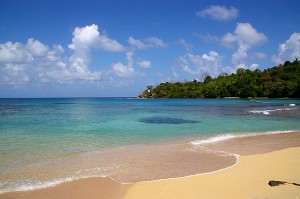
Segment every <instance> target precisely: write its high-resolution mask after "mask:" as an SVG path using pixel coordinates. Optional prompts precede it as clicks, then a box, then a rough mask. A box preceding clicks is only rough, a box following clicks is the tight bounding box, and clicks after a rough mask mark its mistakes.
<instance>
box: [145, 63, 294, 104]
mask: <svg viewBox="0 0 300 199" xmlns="http://www.w3.org/2000/svg"><path fill="white" fill-rule="evenodd" d="M139 97H140V98H219V97H220V98H223V97H240V98H246V97H270V98H282V97H291V98H300V61H299V60H298V59H296V60H295V61H293V62H289V61H287V62H285V63H284V64H283V65H278V66H275V67H273V68H269V69H266V70H264V71H260V70H258V69H257V70H254V71H250V70H245V69H242V68H240V69H238V70H237V72H236V74H231V75H227V74H220V75H219V77H217V78H212V77H211V76H206V77H205V79H204V81H203V82H200V81H196V80H194V81H190V82H175V83H174V82H172V83H171V82H166V83H161V84H160V85H158V86H156V87H153V86H147V89H146V90H145V91H144V92H143V93H141V94H140V96H139Z"/></svg>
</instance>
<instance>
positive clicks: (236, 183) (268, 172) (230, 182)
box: [125, 148, 300, 199]
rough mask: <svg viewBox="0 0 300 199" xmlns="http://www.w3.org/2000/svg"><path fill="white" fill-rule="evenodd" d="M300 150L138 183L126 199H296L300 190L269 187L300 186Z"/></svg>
mask: <svg viewBox="0 0 300 199" xmlns="http://www.w3.org/2000/svg"><path fill="white" fill-rule="evenodd" d="M299 168H300V148H289V149H284V150H282V151H276V152H271V153H267V154H258V155H250V156H241V157H240V159H239V163H238V164H237V165H236V166H234V167H231V168H228V169H225V170H222V171H219V172H214V173H210V174H203V175H196V176H190V177H185V178H176V179H169V180H160V181H155V182H141V183H136V184H135V185H133V186H132V187H130V188H129V189H128V191H127V193H126V195H125V199H140V198H144V199H147V198H151V199H153V198H172V199H176V198H180V199H181V198H189V199H193V198H194V199H199V198H205V199H216V198H222V199H241V198H243V199H250V198H270V199H271V198H272V199H282V198H285V199H296V198H299V197H300V187H299V186H295V185H281V186H277V187H270V186H269V185H268V182H269V181H270V180H283V181H288V182H294V183H300V170H299Z"/></svg>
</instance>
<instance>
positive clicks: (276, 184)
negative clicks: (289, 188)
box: [268, 180, 300, 187]
mask: <svg viewBox="0 0 300 199" xmlns="http://www.w3.org/2000/svg"><path fill="white" fill-rule="evenodd" d="M268 184H269V185H270V186H271V187H274V186H279V185H285V184H291V185H296V186H300V184H298V183H291V182H284V181H276V180H271V181H269V183H268Z"/></svg>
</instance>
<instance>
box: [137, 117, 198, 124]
mask: <svg viewBox="0 0 300 199" xmlns="http://www.w3.org/2000/svg"><path fill="white" fill-rule="evenodd" d="M139 121H140V122H144V123H150V124H185V123H199V121H195V120H185V119H180V118H173V117H147V118H141V119H139Z"/></svg>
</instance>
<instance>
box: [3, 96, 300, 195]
mask: <svg viewBox="0 0 300 199" xmlns="http://www.w3.org/2000/svg"><path fill="white" fill-rule="evenodd" d="M299 105H300V100H298V99H256V100H251V99H137V98H43V99H0V193H5V192H12V191H21V190H32V189H36V188H43V187H48V186H54V185H56V184H59V183H61V182H65V181H71V180H74V179H80V178H85V177H92V176H102V177H110V178H112V179H114V180H116V181H118V182H121V183H130V182H135V181H140V180H156V179H161V178H170V177H181V176H186V175H192V174H196V173H197V172H199V170H197V169H198V168H196V167H197V165H201V162H204V160H203V158H205V161H206V164H205V165H206V166H207V165H208V163H209V165H210V167H209V168H208V167H207V168H206V166H203V167H202V169H203V171H207V172H209V171H213V170H217V169H221V168H222V167H224V165H227V164H228V165H227V166H230V165H232V162H234V161H236V157H235V156H234V154H229V153H228V154H225V155H224V154H223V153H222V154H221V153H220V154H218V153H208V152H207V151H206V152H205V154H204V152H203V151H202V152H201V151H199V150H193V149H194V148H193V147H194V146H198V145H201V144H202V143H211V142H219V141H222V140H226V139H232V138H234V137H239V136H244V135H256V134H279V133H293V132H299V131H300V122H299V121H300V109H299ZM178 157H180V158H181V160H179V158H178ZM195 157H197V158H196V159H195ZM172 158H173V159H172ZM182 158H183V159H184V158H186V159H184V161H183V160H182ZM222 158H223V159H222ZM226 158H227V159H226ZM162 160H168V161H162ZM207 160H211V162H209V161H208V163H207ZM216 161H217V162H220V161H221V162H222V161H223V162H224V164H220V166H218V165H216V166H215V167H214V162H216ZM162 162H164V163H163V165H162ZM173 165H177V166H174V168H175V167H176V168H177V170H176V169H174V170H172V167H173ZM203 165H204V164H203ZM159 167H161V168H160V169H159ZM199 167H201V166H199ZM147 169H148V170H147ZM164 169H165V170H164ZM150 171H151V172H150Z"/></svg>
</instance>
